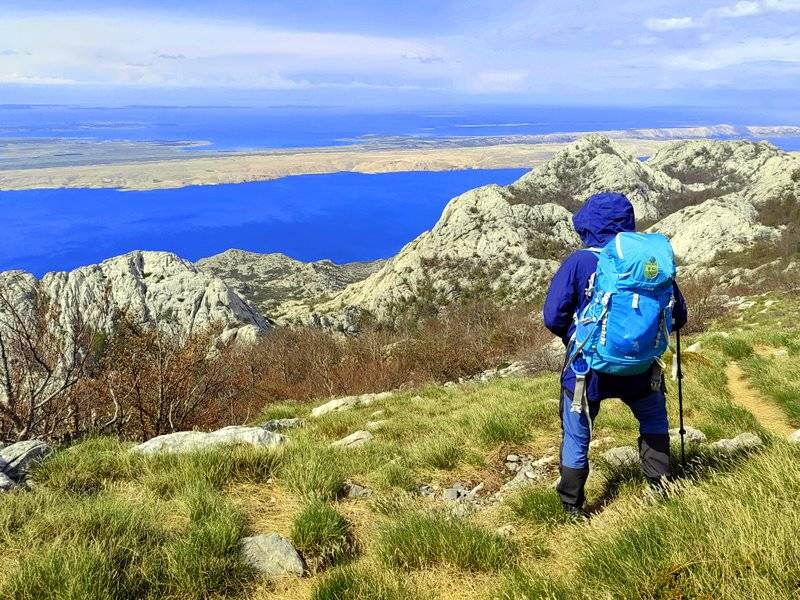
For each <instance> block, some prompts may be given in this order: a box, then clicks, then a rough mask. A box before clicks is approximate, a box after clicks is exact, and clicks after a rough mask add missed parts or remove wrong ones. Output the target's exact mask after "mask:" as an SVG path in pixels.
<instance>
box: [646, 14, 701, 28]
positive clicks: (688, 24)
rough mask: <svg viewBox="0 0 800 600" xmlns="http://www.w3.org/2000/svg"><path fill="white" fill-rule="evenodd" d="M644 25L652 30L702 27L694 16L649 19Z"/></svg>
mask: <svg viewBox="0 0 800 600" xmlns="http://www.w3.org/2000/svg"><path fill="white" fill-rule="evenodd" d="M644 26H645V27H647V28H648V29H650V30H652V31H672V30H673V29H691V28H693V27H700V24H699V23H697V22H696V21H695V20H694V19H693V18H692V17H670V18H667V19H647V21H645V22H644Z"/></svg>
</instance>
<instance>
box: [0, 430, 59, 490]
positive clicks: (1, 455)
mask: <svg viewBox="0 0 800 600" xmlns="http://www.w3.org/2000/svg"><path fill="white" fill-rule="evenodd" d="M52 452H53V449H52V448H51V447H50V445H49V444H48V443H47V442H43V441H42V440H27V441H24V442H17V443H16V444H11V445H10V446H6V447H5V448H3V449H2V450H0V472H2V473H5V474H6V475H7V476H8V477H10V478H11V479H13V480H15V481H21V480H23V479H25V477H26V476H27V475H28V470H29V469H30V467H31V466H32V465H33V463H35V462H38V461H40V460H42V459H43V458H45V457H46V456H48V455H49V454H51V453H52Z"/></svg>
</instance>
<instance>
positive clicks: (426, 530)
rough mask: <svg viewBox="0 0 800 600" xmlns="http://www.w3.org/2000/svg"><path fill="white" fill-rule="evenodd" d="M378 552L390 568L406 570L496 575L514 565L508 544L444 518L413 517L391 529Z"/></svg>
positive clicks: (483, 532)
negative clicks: (453, 569)
mask: <svg viewBox="0 0 800 600" xmlns="http://www.w3.org/2000/svg"><path fill="white" fill-rule="evenodd" d="M378 551H379V554H380V556H381V557H382V559H383V560H384V561H385V562H386V563H387V564H388V565H391V566H395V567H400V568H403V569H421V568H425V567H431V566H435V565H441V564H448V565H452V566H454V567H457V568H459V569H464V570H467V571H496V570H498V569H501V568H503V567H505V566H508V565H509V564H512V563H513V562H514V559H513V546H512V545H511V543H510V542H509V541H508V540H506V539H505V538H503V537H501V536H499V535H497V534H495V533H493V532H489V531H486V530H483V529H480V528H478V527H475V526H474V525H470V524H468V523H466V522H465V521H462V520H459V519H457V518H454V517H451V516H448V515H442V514H425V513H416V514H411V515H408V516H406V517H404V518H403V519H402V520H400V521H398V522H396V523H393V524H391V525H388V526H387V527H385V528H384V529H383V531H382V532H381V535H380V540H379V543H378Z"/></svg>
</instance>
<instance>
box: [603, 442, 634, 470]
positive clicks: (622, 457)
mask: <svg viewBox="0 0 800 600" xmlns="http://www.w3.org/2000/svg"><path fill="white" fill-rule="evenodd" d="M602 457H603V459H604V460H605V461H606V462H607V463H608V464H609V465H610V466H612V467H633V466H636V465H638V464H639V450H637V449H636V448H634V447H633V446H619V447H618V448H611V449H610V450H606V451H605V452H603V454H602Z"/></svg>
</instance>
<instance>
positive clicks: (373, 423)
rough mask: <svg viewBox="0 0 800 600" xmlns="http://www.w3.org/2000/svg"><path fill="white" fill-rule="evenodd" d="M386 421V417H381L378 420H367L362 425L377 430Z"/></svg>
mask: <svg viewBox="0 0 800 600" xmlns="http://www.w3.org/2000/svg"><path fill="white" fill-rule="evenodd" d="M386 423H388V421H387V420H386V419H381V420H379V421H367V424H366V425H365V426H364V427H366V428H367V429H369V430H370V431H377V430H378V429H381V428H383V426H384V425H386Z"/></svg>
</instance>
